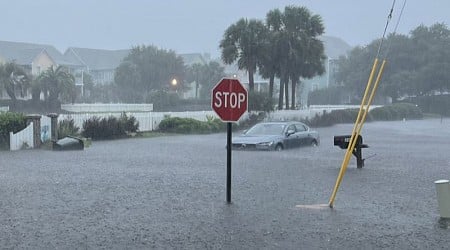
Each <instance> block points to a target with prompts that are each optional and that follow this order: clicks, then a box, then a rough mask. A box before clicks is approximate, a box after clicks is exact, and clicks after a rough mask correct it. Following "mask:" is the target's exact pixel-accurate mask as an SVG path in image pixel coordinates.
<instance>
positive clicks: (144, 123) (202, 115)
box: [58, 111, 217, 132]
mask: <svg viewBox="0 0 450 250" xmlns="http://www.w3.org/2000/svg"><path fill="white" fill-rule="evenodd" d="M126 114H127V116H129V117H130V116H134V117H135V118H136V120H137V121H138V122H139V131H141V132H143V131H153V130H157V129H158V126H159V123H160V122H161V121H162V120H163V119H164V117H165V116H170V117H181V118H193V119H196V120H199V121H206V119H207V118H206V117H207V116H213V117H217V115H216V113H215V112H214V111H195V112H193V111H188V112H126ZM93 116H97V117H99V118H107V117H109V116H114V117H117V118H119V117H120V116H121V113H86V114H62V115H60V116H59V117H58V122H59V121H62V120H64V119H73V121H74V123H75V126H77V127H79V128H82V127H83V122H84V121H86V120H89V118H91V117H93Z"/></svg>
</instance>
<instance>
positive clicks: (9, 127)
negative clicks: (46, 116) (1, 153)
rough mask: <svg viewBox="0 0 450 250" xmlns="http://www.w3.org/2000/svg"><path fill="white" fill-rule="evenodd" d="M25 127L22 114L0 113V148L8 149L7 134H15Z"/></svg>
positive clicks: (25, 120) (24, 119) (25, 123)
mask: <svg viewBox="0 0 450 250" xmlns="http://www.w3.org/2000/svg"><path fill="white" fill-rule="evenodd" d="M26 127H27V118H26V117H25V115H24V114H22V113H14V112H4V113H2V112H0V148H1V149H9V132H13V133H17V132H19V131H21V130H23V129H24V128H26Z"/></svg>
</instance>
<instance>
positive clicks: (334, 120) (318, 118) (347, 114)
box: [303, 109, 372, 127]
mask: <svg viewBox="0 0 450 250" xmlns="http://www.w3.org/2000/svg"><path fill="white" fill-rule="evenodd" d="M358 112H359V109H338V110H333V111H331V112H329V113H328V112H326V111H324V112H323V113H322V115H319V114H316V115H315V116H314V117H313V118H311V119H305V120H303V122H305V123H306V124H308V125H309V126H311V127H325V126H332V125H334V124H338V123H354V122H355V121H356V118H357V116H358ZM371 120H372V117H371V116H370V114H368V115H367V117H366V121H371Z"/></svg>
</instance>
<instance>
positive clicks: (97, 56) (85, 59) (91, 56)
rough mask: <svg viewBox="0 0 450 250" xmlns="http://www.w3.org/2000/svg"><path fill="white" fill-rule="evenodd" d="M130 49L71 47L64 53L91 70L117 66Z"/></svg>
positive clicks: (67, 58)
mask: <svg viewBox="0 0 450 250" xmlns="http://www.w3.org/2000/svg"><path fill="white" fill-rule="evenodd" d="M129 52H130V50H128V49H124V50H104V49H87V48H76V47H70V48H68V49H67V50H66V52H65V53H64V56H65V58H66V60H70V61H74V62H77V63H79V64H82V65H85V66H87V67H88V68H89V70H107V69H109V70H110V69H115V68H117V67H118V66H119V65H120V63H121V62H122V60H123V59H124V58H125V57H126V56H127V55H128V54H129Z"/></svg>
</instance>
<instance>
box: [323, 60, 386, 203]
mask: <svg viewBox="0 0 450 250" xmlns="http://www.w3.org/2000/svg"><path fill="white" fill-rule="evenodd" d="M377 66H378V58H375V60H374V63H373V66H372V70H371V72H370V76H369V80H368V82H367V86H366V90H365V92H364V96H363V100H362V101H361V106H360V109H359V112H358V116H357V118H356V121H355V125H354V126H353V131H352V135H351V138H350V142H349V145H348V147H347V151H346V153H345V156H344V160H343V162H342V165H341V169H340V171H339V175H338V178H337V180H336V184H335V186H334V189H333V193H332V194H331V197H330V201H329V203H328V205H329V206H330V207H333V203H334V200H335V198H336V194H337V190H338V189H339V186H340V184H341V182H342V178H343V177H344V174H345V171H346V169H347V166H348V162H349V161H350V157H351V155H352V152H353V150H354V148H355V145H356V141H357V138H358V135H359V131H360V130H361V127H362V126H360V123H361V122H362V123H363V122H364V121H363V120H364V119H365V117H366V115H367V111H368V106H367V107H365V105H366V99H367V95H368V93H369V89H371V88H370V87H371V85H372V81H373V76H374V74H375V70H376V68H377ZM382 66H384V62H383V65H382ZM381 71H382V70H381V69H380V72H381ZM380 72H379V73H378V77H377V80H378V81H379V78H380V77H381V75H380ZM376 85H377V84H376ZM373 92H374V91H373V89H372V91H371V95H370V96H371V97H372V98H373ZM370 99H371V98H369V102H370V101H371V100H370ZM369 104H370V103H369ZM363 113H364V114H363ZM362 114H363V115H362ZM361 115H362V118H363V119H361ZM360 119H361V120H360ZM355 132H357V133H355Z"/></svg>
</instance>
